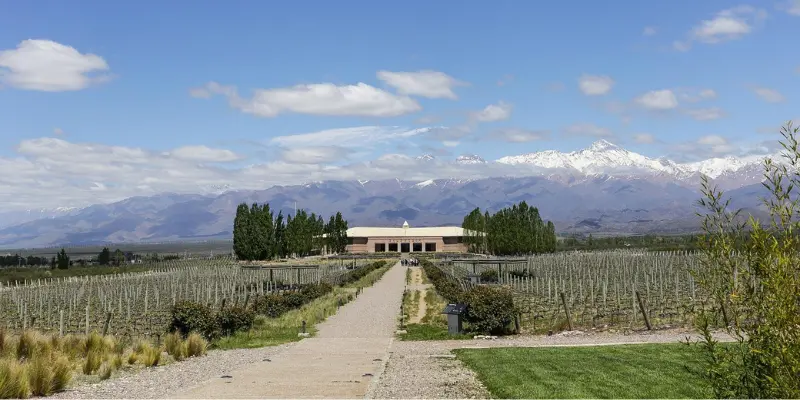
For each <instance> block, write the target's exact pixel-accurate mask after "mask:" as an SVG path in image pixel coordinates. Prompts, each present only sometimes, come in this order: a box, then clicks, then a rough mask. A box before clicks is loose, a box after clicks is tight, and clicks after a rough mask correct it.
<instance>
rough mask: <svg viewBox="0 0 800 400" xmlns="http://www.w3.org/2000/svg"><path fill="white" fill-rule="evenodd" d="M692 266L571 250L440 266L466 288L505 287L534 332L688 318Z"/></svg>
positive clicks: (655, 257)
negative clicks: (488, 284) (487, 284)
mask: <svg viewBox="0 0 800 400" xmlns="http://www.w3.org/2000/svg"><path fill="white" fill-rule="evenodd" d="M698 266H699V258H698V256H697V255H695V254H691V253H687V252H643V251H607V252H573V253H558V254H546V255H537V256H534V257H530V258H527V259H494V260H492V259H489V260H487V259H478V260H451V261H447V262H443V263H440V264H439V268H440V269H442V271H443V272H445V273H446V274H447V275H449V276H450V277H451V278H453V279H456V280H458V281H459V282H461V283H462V286H465V287H467V286H471V285H474V284H476V283H477V281H478V280H481V281H482V283H490V284H492V283H498V284H503V285H508V286H510V287H511V288H512V289H513V290H514V303H515V304H516V305H517V306H518V307H519V309H520V313H521V321H520V322H521V326H522V328H523V329H525V330H528V331H534V332H546V331H550V330H562V329H569V328H570V327H571V328H572V329H591V328H597V329H602V328H604V327H614V328H616V329H642V328H645V327H646V326H647V325H650V326H652V327H656V326H664V325H683V324H686V323H689V322H691V318H692V315H693V312H694V311H695V310H696V309H698V308H699V307H706V302H705V299H704V298H703V296H702V295H701V294H700V289H699V288H698V287H697V285H696V283H695V280H694V278H693V277H692V275H691V274H690V272H689V271H690V270H692V269H695V268H697V267H698ZM487 281H488V282H487ZM645 315H646V316H647V318H646V319H645Z"/></svg>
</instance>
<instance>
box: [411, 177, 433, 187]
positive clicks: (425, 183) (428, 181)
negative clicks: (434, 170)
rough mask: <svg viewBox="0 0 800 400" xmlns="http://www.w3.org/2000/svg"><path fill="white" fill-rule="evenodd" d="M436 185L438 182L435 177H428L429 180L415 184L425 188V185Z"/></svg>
mask: <svg viewBox="0 0 800 400" xmlns="http://www.w3.org/2000/svg"><path fill="white" fill-rule="evenodd" d="M430 185H436V182H435V181H434V180H433V179H428V180H427V181H422V182H420V183H418V184H416V185H414V186H416V187H419V188H423V187H425V186H430Z"/></svg>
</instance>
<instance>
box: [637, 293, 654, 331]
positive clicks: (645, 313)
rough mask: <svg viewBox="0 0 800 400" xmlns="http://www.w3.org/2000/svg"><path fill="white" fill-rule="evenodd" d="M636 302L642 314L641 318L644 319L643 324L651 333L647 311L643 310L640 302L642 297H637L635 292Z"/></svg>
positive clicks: (642, 303)
mask: <svg viewBox="0 0 800 400" xmlns="http://www.w3.org/2000/svg"><path fill="white" fill-rule="evenodd" d="M636 301H638V302H639V311H641V312H642V316H643V317H644V324H645V325H647V330H648V331H652V330H653V327H652V326H650V318H648V317H647V311H645V309H644V302H643V301H642V296H640V295H639V291H638V290H637V291H636Z"/></svg>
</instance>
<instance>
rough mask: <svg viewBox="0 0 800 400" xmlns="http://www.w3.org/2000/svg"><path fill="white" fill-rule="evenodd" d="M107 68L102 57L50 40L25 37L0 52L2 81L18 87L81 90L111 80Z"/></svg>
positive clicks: (47, 90)
mask: <svg viewBox="0 0 800 400" xmlns="http://www.w3.org/2000/svg"><path fill="white" fill-rule="evenodd" d="M108 69H109V67H108V64H107V63H106V61H105V60H104V59H103V58H102V57H100V56H98V55H95V54H82V53H81V52H79V51H78V50H76V49H75V48H73V47H70V46H66V45H63V44H60V43H56V42H54V41H51V40H39V39H30V40H24V41H22V42H20V43H19V44H18V45H17V48H16V49H13V50H3V51H0V82H2V83H3V84H5V85H8V86H11V87H15V88H18V89H25V90H38V91H44V92H62V91H71V90H81V89H85V88H87V87H89V86H91V85H92V84H96V83H101V82H105V81H107V80H108V79H110V76H109V75H107V74H104V73H105V72H106V71H108Z"/></svg>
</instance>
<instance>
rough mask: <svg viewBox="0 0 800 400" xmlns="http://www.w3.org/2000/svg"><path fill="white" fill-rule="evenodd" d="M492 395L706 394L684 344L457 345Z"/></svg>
mask: <svg viewBox="0 0 800 400" xmlns="http://www.w3.org/2000/svg"><path fill="white" fill-rule="evenodd" d="M454 353H455V354H456V356H457V357H458V359H460V360H461V361H463V362H464V363H465V364H466V365H467V366H468V367H469V368H471V369H472V370H473V371H475V372H476V373H477V375H478V379H480V380H481V382H483V384H484V385H485V386H486V388H487V389H488V390H489V392H490V393H491V394H492V396H493V397H495V398H505V399H509V398H529V399H530V398H536V399H540V398H563V399H569V398H709V397H711V396H712V393H711V391H710V389H709V388H708V387H707V386H706V385H705V384H704V381H703V379H702V376H701V373H702V368H703V366H702V355H701V354H700V349H698V348H696V347H694V346H687V345H686V344H680V343H674V344H635V345H617V346H592V347H540V348H496V349H458V350H454Z"/></svg>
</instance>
